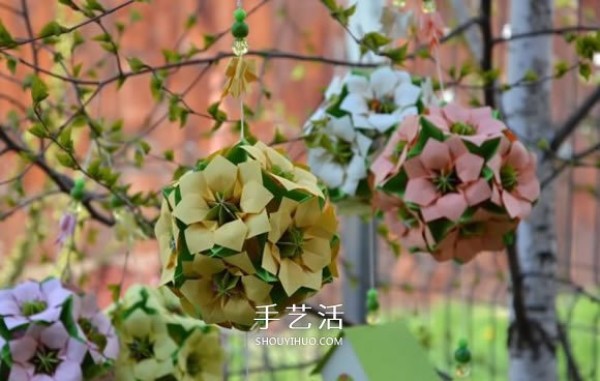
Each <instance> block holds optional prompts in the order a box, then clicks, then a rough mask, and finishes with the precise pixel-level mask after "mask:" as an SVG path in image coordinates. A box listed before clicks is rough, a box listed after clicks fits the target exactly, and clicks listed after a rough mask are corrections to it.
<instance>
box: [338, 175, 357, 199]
mask: <svg viewBox="0 0 600 381" xmlns="http://www.w3.org/2000/svg"><path fill="white" fill-rule="evenodd" d="M358 183H359V180H355V179H351V178H349V177H348V178H346V181H344V184H343V185H342V187H341V188H340V189H341V191H342V192H344V193H345V194H347V195H348V196H354V195H355V194H356V188H358Z"/></svg>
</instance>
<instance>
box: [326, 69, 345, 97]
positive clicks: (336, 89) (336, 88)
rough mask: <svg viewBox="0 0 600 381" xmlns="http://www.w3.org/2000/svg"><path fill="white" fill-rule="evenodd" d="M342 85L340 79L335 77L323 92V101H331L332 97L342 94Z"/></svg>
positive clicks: (337, 76)
mask: <svg viewBox="0 0 600 381" xmlns="http://www.w3.org/2000/svg"><path fill="white" fill-rule="evenodd" d="M343 86H344V83H343V82H342V78H341V77H340V76H339V75H336V76H335V77H333V79H332V80H331V83H330V84H329V87H328V88H327V90H325V99H331V98H332V97H333V96H334V95H338V94H340V93H341V92H342V87H343Z"/></svg>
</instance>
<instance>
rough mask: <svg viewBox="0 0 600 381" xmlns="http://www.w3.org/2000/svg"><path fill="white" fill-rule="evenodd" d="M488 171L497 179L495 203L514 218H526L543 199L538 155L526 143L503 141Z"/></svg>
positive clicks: (494, 191) (494, 189)
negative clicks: (533, 206) (528, 148)
mask: <svg viewBox="0 0 600 381" xmlns="http://www.w3.org/2000/svg"><path fill="white" fill-rule="evenodd" d="M489 167H490V168H491V169H492V170H493V171H494V179H495V182H494V183H495V184H494V187H493V195H492V201H494V202H495V203H496V204H498V205H503V206H504V207H505V208H506V211H507V213H508V215H509V216H510V217H511V218H518V219H524V218H527V216H529V214H530V213H531V209H532V205H533V204H534V203H535V202H536V201H537V199H538V197H539V196H540V183H539V181H538V179H537V176H536V157H535V155H534V154H533V153H531V152H529V151H527V148H526V147H525V146H524V145H523V143H521V142H519V141H516V140H515V141H512V142H511V141H509V140H508V139H506V138H503V139H502V140H501V144H500V148H499V150H498V154H497V155H495V156H494V157H493V158H492V159H491V160H490V161H489Z"/></svg>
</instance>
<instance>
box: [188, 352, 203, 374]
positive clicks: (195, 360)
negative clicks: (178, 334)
mask: <svg viewBox="0 0 600 381" xmlns="http://www.w3.org/2000/svg"><path fill="white" fill-rule="evenodd" d="M201 360H202V357H201V356H200V355H199V354H198V353H196V352H193V353H190V355H189V356H188V358H187V359H186V363H185V365H186V368H187V371H188V373H189V374H190V375H191V376H196V375H197V374H199V373H200V372H202V361H201Z"/></svg>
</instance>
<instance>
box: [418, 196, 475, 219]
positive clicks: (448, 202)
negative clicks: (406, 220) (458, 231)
mask: <svg viewBox="0 0 600 381" xmlns="http://www.w3.org/2000/svg"><path fill="white" fill-rule="evenodd" d="M467 207H468V205H467V201H466V200H465V198H464V196H462V195H460V194H458V193H448V194H446V195H444V196H442V197H440V198H439V199H438V200H437V201H436V203H435V205H434V206H432V207H430V208H428V209H430V210H429V211H428V216H425V209H424V210H423V211H422V212H423V217H425V221H426V222H429V221H433V219H437V218H440V217H445V218H447V219H449V220H450V221H455V222H456V221H458V220H459V218H460V217H461V216H462V215H463V213H464V212H465V210H466V209H467ZM434 216H437V218H432V217H434Z"/></svg>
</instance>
